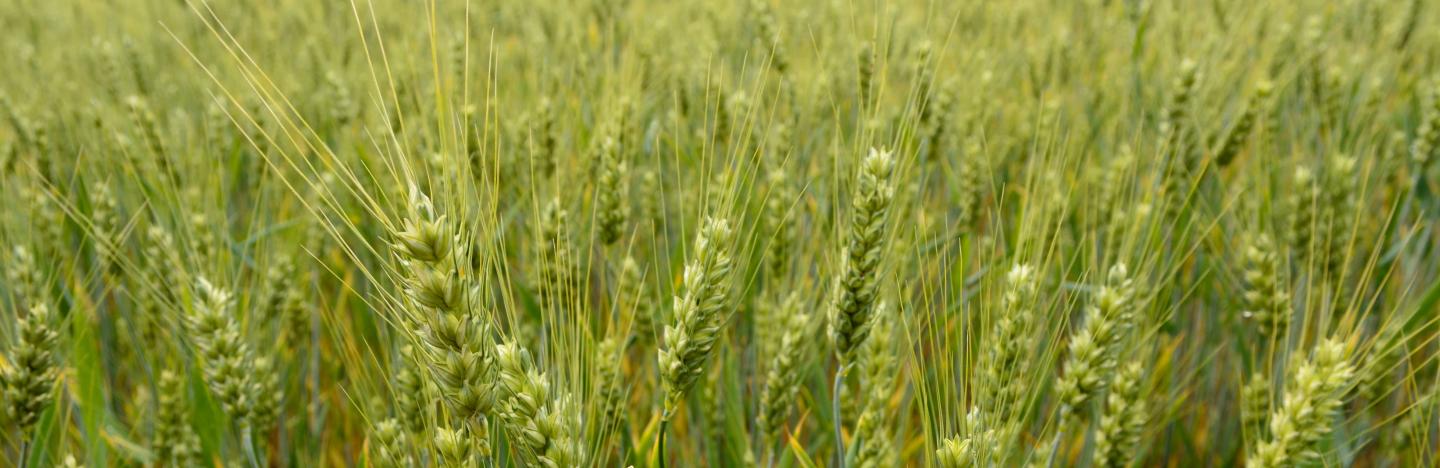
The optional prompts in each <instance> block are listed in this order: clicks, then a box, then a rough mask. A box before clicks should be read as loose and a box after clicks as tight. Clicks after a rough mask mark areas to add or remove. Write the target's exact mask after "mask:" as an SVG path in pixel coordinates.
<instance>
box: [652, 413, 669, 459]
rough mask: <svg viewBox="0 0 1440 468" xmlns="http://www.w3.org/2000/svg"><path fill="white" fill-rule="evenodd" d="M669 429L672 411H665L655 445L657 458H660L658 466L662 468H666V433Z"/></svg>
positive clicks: (661, 417)
mask: <svg viewBox="0 0 1440 468" xmlns="http://www.w3.org/2000/svg"><path fill="white" fill-rule="evenodd" d="M669 429H670V411H665V413H664V414H663V415H661V416H660V433H658V434H656V435H655V437H656V438H658V440H657V441H656V443H655V445H656V447H657V448H656V450H655V452H656V453H655V457H656V458H658V460H656V464H657V465H659V466H660V468H665V433H666V432H668V431H669Z"/></svg>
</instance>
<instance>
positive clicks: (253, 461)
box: [240, 424, 260, 468]
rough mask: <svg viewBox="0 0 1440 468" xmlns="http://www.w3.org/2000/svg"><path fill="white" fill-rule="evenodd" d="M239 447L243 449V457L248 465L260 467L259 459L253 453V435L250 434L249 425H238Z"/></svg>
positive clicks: (255, 467)
mask: <svg viewBox="0 0 1440 468" xmlns="http://www.w3.org/2000/svg"><path fill="white" fill-rule="evenodd" d="M240 445H241V447H240V449H241V450H244V451H245V459H246V460H247V461H249V462H250V466H252V467H254V468H260V459H259V458H258V457H256V455H255V437H254V436H253V435H251V434H250V425H249V424H242V425H240Z"/></svg>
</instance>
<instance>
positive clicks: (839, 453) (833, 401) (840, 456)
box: [830, 363, 850, 468]
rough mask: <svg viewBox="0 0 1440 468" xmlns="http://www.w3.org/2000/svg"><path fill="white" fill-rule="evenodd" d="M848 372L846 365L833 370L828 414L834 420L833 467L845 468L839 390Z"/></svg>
mask: <svg viewBox="0 0 1440 468" xmlns="http://www.w3.org/2000/svg"><path fill="white" fill-rule="evenodd" d="M848 370H850V366H849V365H847V364H843V363H842V364H840V367H839V368H838V369H836V370H835V384H834V386H832V387H831V390H830V414H831V415H833V417H834V418H835V466H836V467H838V468H845V438H844V436H843V435H842V431H841V426H842V425H844V424H845V422H844V418H842V417H840V416H841V415H840V390H841V385H842V384H843V383H844V380H845V372H846V371H848Z"/></svg>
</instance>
